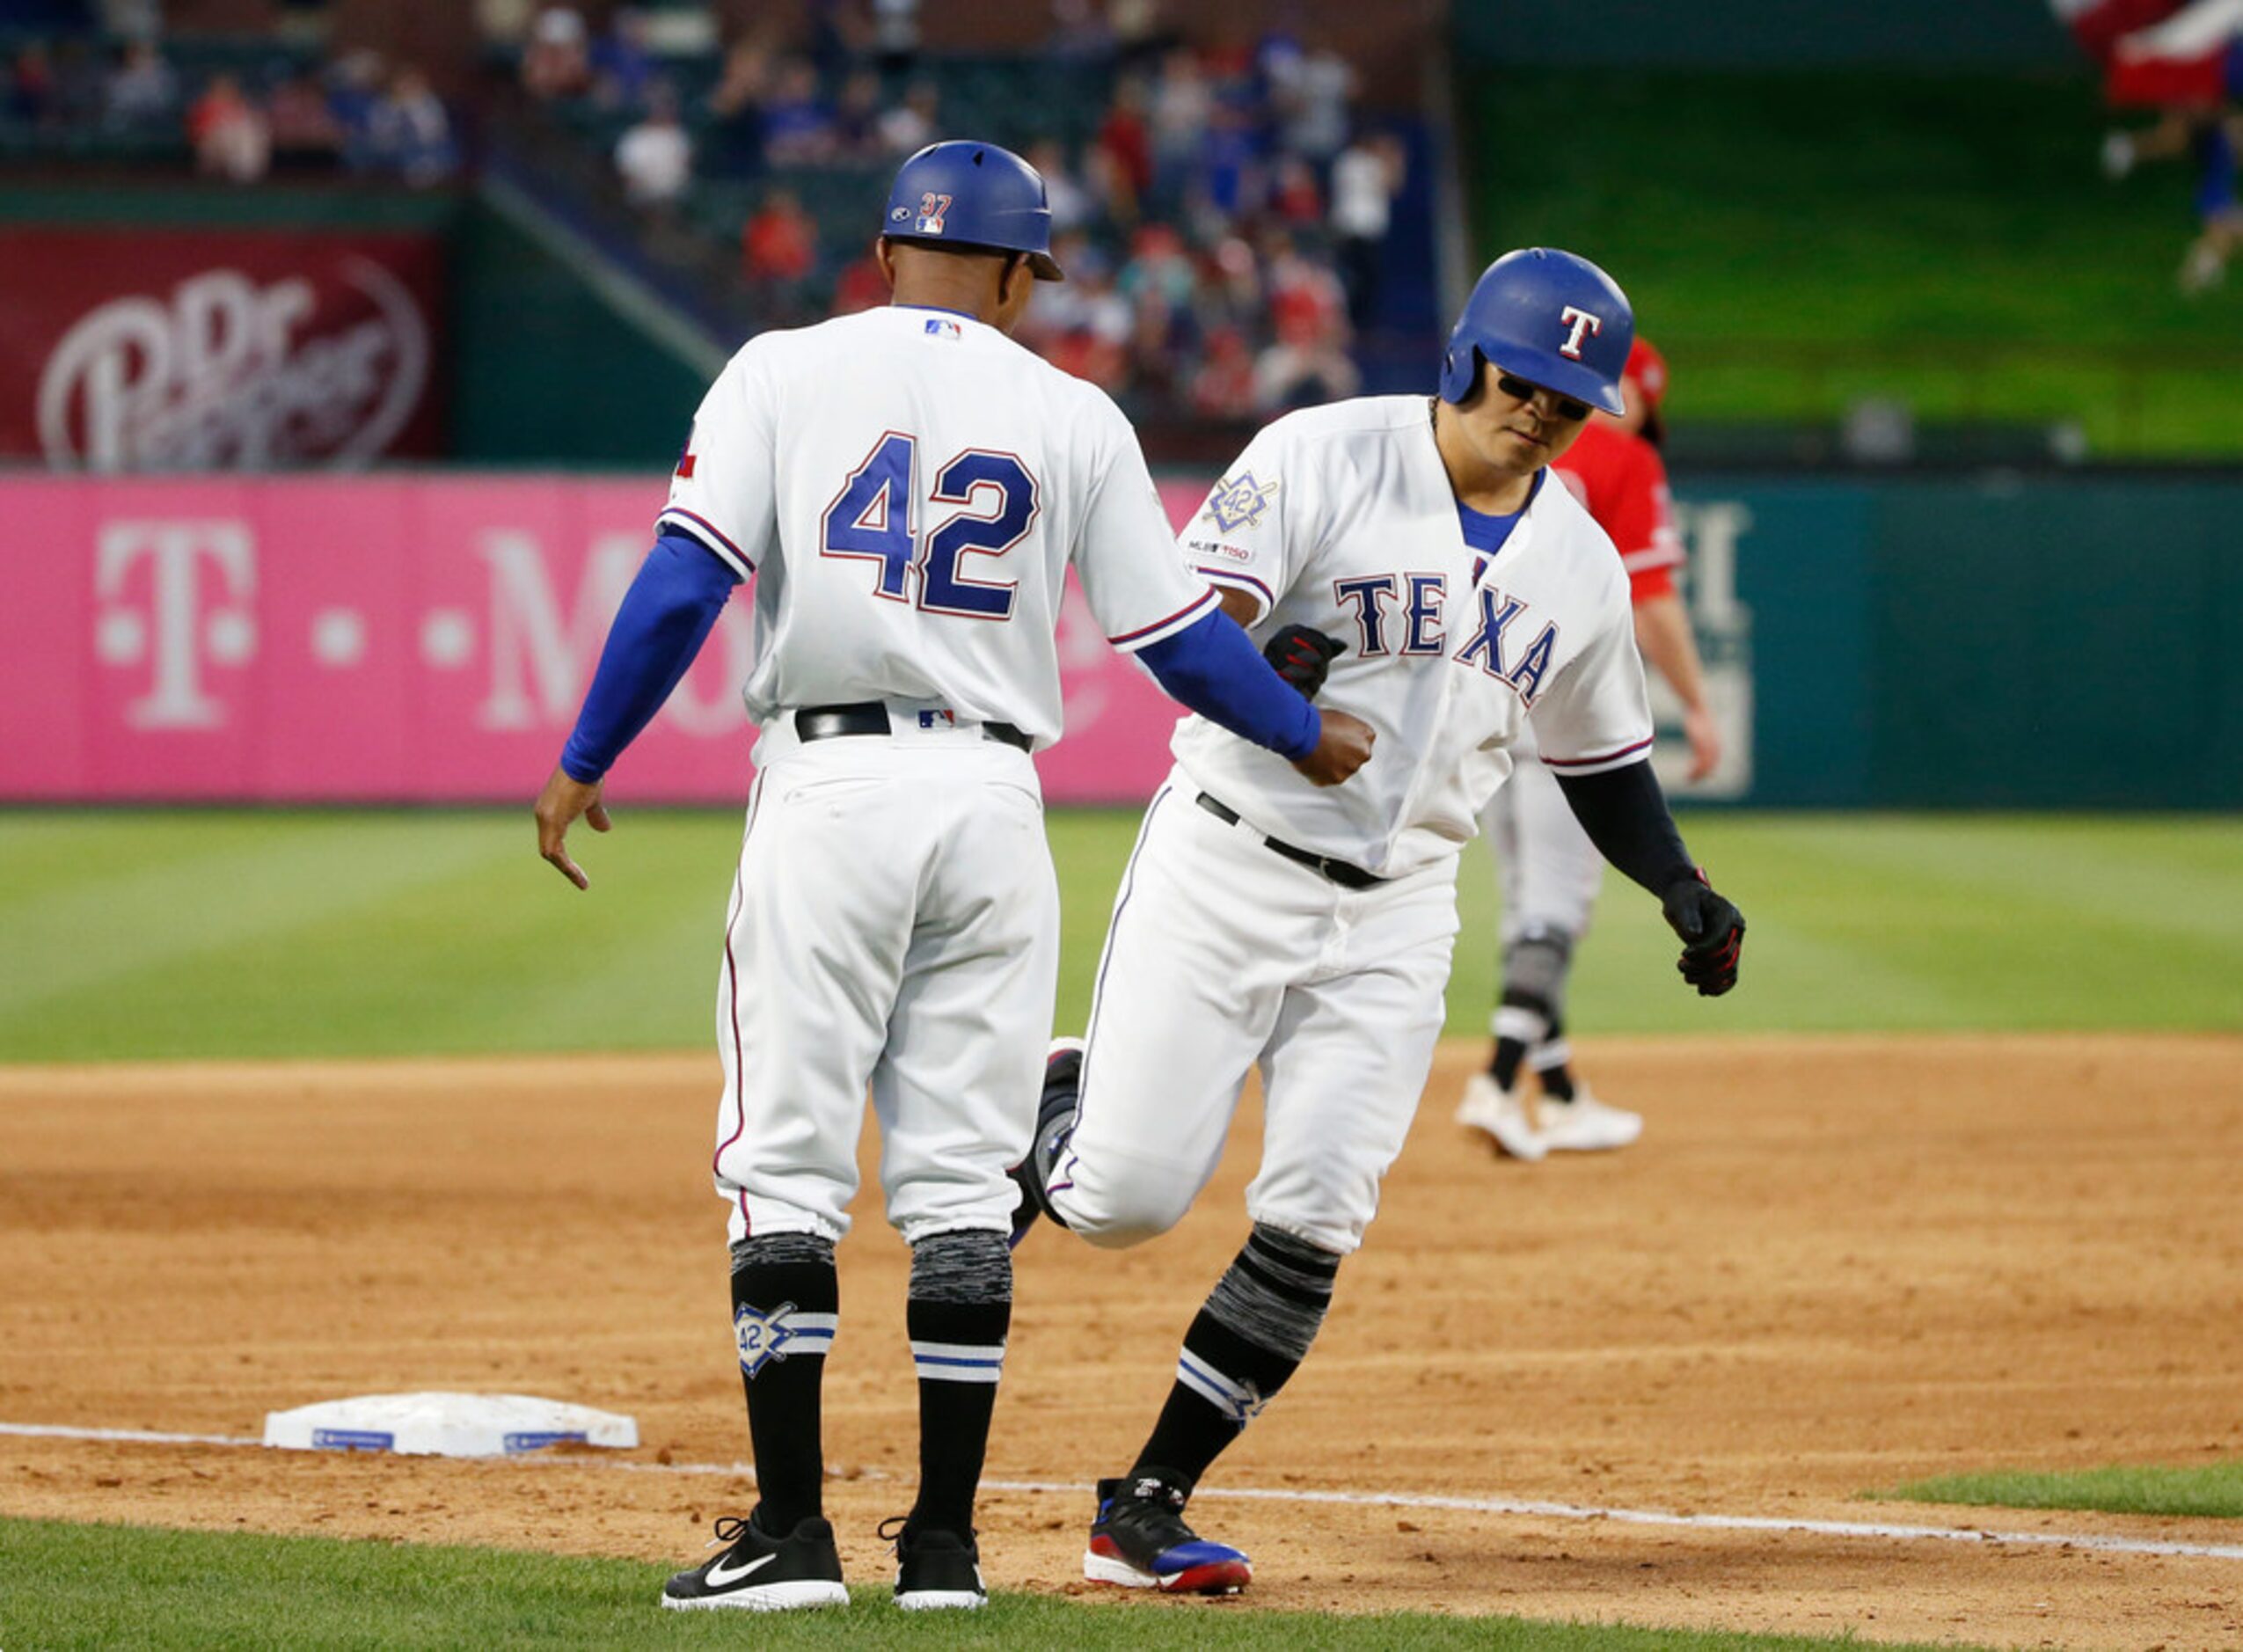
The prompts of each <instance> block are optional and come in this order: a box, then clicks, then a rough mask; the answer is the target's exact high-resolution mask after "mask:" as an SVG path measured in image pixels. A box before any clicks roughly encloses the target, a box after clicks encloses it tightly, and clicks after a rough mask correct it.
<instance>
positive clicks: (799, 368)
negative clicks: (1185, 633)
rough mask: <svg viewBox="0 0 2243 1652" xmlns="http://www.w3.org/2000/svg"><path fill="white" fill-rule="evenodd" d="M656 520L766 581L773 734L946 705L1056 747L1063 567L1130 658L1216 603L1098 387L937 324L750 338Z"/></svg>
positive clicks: (876, 315) (920, 312)
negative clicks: (851, 716) (781, 728)
mask: <svg viewBox="0 0 2243 1652" xmlns="http://www.w3.org/2000/svg"><path fill="white" fill-rule="evenodd" d="M961 388H967V389H969V390H970V392H971V393H969V394H961ZM661 525H662V526H663V527H665V528H676V529H679V530H683V532H685V533H688V534H690V535H691V536H692V537H694V538H696V539H698V540H699V541H700V542H701V543H702V544H704V545H707V546H708V547H709V549H710V550H712V551H713V552H717V553H718V554H719V555H720V556H721V557H723V558H724V559H725V560H726V561H727V562H728V563H730V564H731V565H732V567H733V569H734V572H735V573H737V574H740V576H741V577H742V579H746V578H748V577H749V576H750V575H755V576H756V597H755V601H756V665H755V669H754V670H753V672H752V673H751V674H750V676H749V680H748V683H747V686H746V688H745V690H744V691H743V697H744V698H745V699H746V701H747V705H748V711H749V715H750V716H751V717H753V718H754V719H755V720H756V722H758V723H759V724H760V723H765V722H768V721H769V720H771V718H772V717H773V716H775V715H777V714H778V713H781V712H783V711H786V710H789V709H792V708H795V707H800V706H805V705H835V704H845V703H850V702H855V701H861V700H875V699H890V700H905V701H918V702H933V703H937V704H940V705H946V706H947V707H948V708H949V709H950V710H951V711H952V712H953V713H955V715H956V717H957V720H959V721H960V722H961V723H964V722H968V721H974V722H985V721H992V720H996V721H1005V722H1010V723H1012V724H1014V725H1016V726H1017V727H1019V728H1020V729H1022V730H1023V731H1025V732H1026V733H1027V735H1029V736H1030V738H1031V739H1032V740H1034V742H1035V744H1036V745H1037V746H1038V747H1039V748H1041V747H1043V746H1047V745H1049V744H1050V743H1051V742H1053V741H1055V740H1056V739H1057V738H1058V737H1059V734H1060V727H1061V715H1060V697H1059V660H1058V651H1057V647H1056V644H1055V643H1054V641H1053V631H1054V629H1055V627H1056V625H1057V624H1058V618H1059V605H1060V599H1061V596H1062V595H1063V586H1064V582H1065V578H1066V572H1067V566H1068V563H1069V562H1070V559H1071V560H1072V562H1073V563H1074V565H1075V568H1076V571H1077V573H1078V574H1079V575H1080V577H1081V579H1082V582H1083V591H1084V595H1085V596H1087V597H1088V598H1089V600H1090V605H1091V611H1092V613H1093V614H1094V615H1095V616H1096V617H1097V618H1098V621H1099V624H1100V626H1101V627H1102V628H1103V629H1104V630H1105V632H1106V633H1107V640H1109V641H1111V642H1112V643H1113V644H1114V647H1117V648H1121V649H1123V650H1126V651H1135V650H1136V649H1138V648H1142V647H1145V646H1146V645H1147V644H1149V643H1152V642H1156V641H1158V640H1160V639H1161V638H1163V637H1166V636H1169V635H1171V634H1173V632H1177V631H1180V630H1181V629H1182V628H1183V627H1185V626H1187V625H1190V624H1192V623H1193V622H1194V621H1195V620H1196V619H1198V618H1200V617H1201V616H1202V614H1204V613H1205V612H1206V611H1207V610H1209V607H1211V606H1212V605H1213V603H1215V601H1216V597H1215V594H1214V593H1213V592H1211V591H1209V589H1208V588H1206V586H1205V585H1203V584H1202V582H1201V581H1198V580H1197V579H1195V578H1194V577H1193V576H1192V574H1191V573H1190V571H1189V570H1188V568H1187V567H1185V566H1183V565H1182V564H1180V563H1179V562H1178V561H1177V560H1176V559H1174V558H1173V557H1172V556H1169V555H1166V554H1163V552H1164V551H1165V547H1166V546H1167V545H1168V544H1169V543H1170V530H1169V527H1168V518H1167V515H1166V514H1165V512H1164V511H1163V510H1162V509H1161V507H1160V501H1159V496H1158V494H1157V493H1155V491H1154V489H1153V485H1152V478H1151V474H1150V473H1149V472H1148V471H1146V469H1145V462H1144V455H1143V451H1142V450H1140V449H1139V448H1138V446H1137V440H1136V433H1135V432H1134V431H1133V430H1131V429H1130V428H1129V423H1128V421H1127V420H1124V419H1123V418H1122V413H1121V410H1120V409H1119V408H1117V407H1115V406H1114V403H1113V402H1112V401H1111V400H1110V399H1109V398H1107V395H1106V394H1105V392H1104V391H1100V390H1099V389H1098V388H1097V387H1095V386H1094V385H1092V384H1086V383H1085V382H1084V381H1083V380H1081V379H1078V378H1074V377H1070V376H1069V375H1067V374H1065V373H1063V372H1061V371H1059V369H1056V368H1054V367H1052V366H1050V365H1048V363H1046V362H1043V361H1041V359H1039V358H1038V357H1036V356H1035V355H1031V354H1030V353H1029V352H1028V351H1027V350H1026V349H1024V348H1023V347H1020V346H1019V345H1017V344H1015V343H1013V342H1012V340H1010V339H1008V338H1006V337H1005V335H1004V334H1003V333H999V332H998V331H997V329H995V328H994V327H990V326H987V325H983V323H982V322H980V321H977V320H975V319H974V318H971V317H968V316H963V315H960V314H957V313H955V312H953V311H945V310H931V309H922V308H918V307H916V306H903V305H896V306H893V307H890V308H888V309H884V310H873V311H866V312H865V313H863V314H861V315H854V316H844V317H842V318H838V319H837V320H833V321H828V322H825V323H822V324H821V325H817V326H813V327H804V328H800V329H798V330H794V331H790V332H773V333H762V334H759V335H758V336H757V337H756V338H754V339H751V340H749V342H748V343H747V344H746V345H745V346H744V347H742V349H741V351H740V353H739V354H738V355H735V356H734V357H733V358H732V360H731V362H729V363H728V364H727V366H726V368H725V369H724V371H723V372H722V373H721V374H720V375H719V376H718V377H717V381H716V383H715V384H713V385H712V386H711V387H710V390H709V393H708V395H707V396H706V397H705V398H704V399H703V401H702V403H701V407H700V411H699V412H698V413H697V414H696V415H695V418H694V421H693V434H692V436H691V438H690V440H689V442H688V443H687V446H686V451H685V454H684V456H683V457H682V458H681V459H680V460H679V461H678V466H677V473H676V477H675V478H673V479H672V481H671V484H670V494H669V505H668V506H667V507H666V508H664V509H663V511H662V513H661Z"/></svg>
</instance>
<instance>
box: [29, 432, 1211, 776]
mask: <svg viewBox="0 0 2243 1652" xmlns="http://www.w3.org/2000/svg"><path fill="white" fill-rule="evenodd" d="M1163 496H1164V498H1165V501H1166V502H1167V504H1168V507H1169V511H1170V515H1172V516H1173V517H1175V518H1176V519H1177V520H1178V521H1179V522H1180V521H1181V520H1182V518H1183V517H1184V516H1185V515H1187V514H1188V513H1189V512H1190V511H1191V510H1193V509H1194V508H1195V507H1196V506H1197V505H1198V503H1199V501H1200V497H1201V490H1200V489H1199V488H1198V487H1197V486H1192V485H1174V486H1166V487H1164V489H1163ZM662 498H663V484H662V481H661V479H645V480H632V481H612V480H584V479H574V478H556V477H546V476H508V477H474V478H450V477H445V478H437V477H380V478H346V479H313V478H309V477H306V478H255V479H225V480H204V479H192V480H153V479H150V480H139V479H111V478H105V479H99V480H94V479H73V478H62V477H54V478H50V477H34V476H24V477H12V478H7V479H0V522H4V524H5V526H4V529H0V538H4V541H5V544H6V547H7V549H6V552H5V554H4V556H0V800H5V801H14V802H26V801H105V800H118V801H122V800H217V799H245V800H274V801H281V800H288V801H336V800H399V801H413V802H500V803H526V802H527V800H529V799H530V798H531V797H533V796H535V795H536V793H537V788H538V786H540V785H541V784H543V782H544V778H545V776H546V774H547V773H548V772H550V771H551V770H552V765H553V762H554V759H555V758H556V757H558V756H559V751H560V747H561V742H562V741H563V740H564V739H566V736H567V733H568V729H569V726H570V724H571V723H572V722H573V720H574V718H575V714H576V708H577V706H578V705H579V703H580V702H581V699H582V698H583V694H584V689H585V686H586V684H587V683H589V682H590V680H591V673H592V669H593V667H594V665H595V663H596V662H597V661H598V658H599V651H600V644H601V641H602V640H603V638H604V637H605V636H606V634H607V627H608V622H609V620H610V618H611V617H612V616H613V614H614V612H615V610H616V606H617V603H620V602H621V601H622V599H623V593H624V590H625V587H627V586H628V585H629V584H630V582H631V578H632V574H633V572H634V571H635V570H636V569H637V567H638V565H639V558H640V557H641V556H642V555H643V554H644V552H645V551H646V547H647V543H648V540H649V537H650V536H651V532H652V527H651V524H652V523H653V521H654V512H655V511H656V509H657V508H659V507H660V506H661V501H662ZM750 631H751V627H750V623H749V608H748V603H747V600H746V597H745V594H744V593H742V595H740V596H735V597H734V601H733V603H731V605H730V606H729V607H728V608H727V610H726V611H725V613H724V616H723V618H721V619H720V621H719V625H718V629H717V631H716V632H715V633H714V634H712V637H711V638H710V640H709V642H708V645H707V646H706V647H705V648H704V649H703V650H702V654H701V657H700V659H699V661H698V662H697V663H696V665H695V666H694V669H693V670H692V671H691V672H690V674H689V675H688V676H687V677H686V679H685V681H684V682H683V683H681V684H679V686H678V689H677V691H676V693H675V694H674V695H672V696H671V698H670V701H669V705H667V706H666V707H664V709H663V711H662V713H661V716H659V717H658V718H656V719H655V720H654V723H653V725H652V726H651V727H648V729H647V732H646V733H645V734H644V735H640V736H639V740H638V742H636V743H635V744H634V745H633V746H632V749H630V751H629V752H627V753H626V754H625V757H624V758H623V760H622V762H621V763H620V764H617V768H616V771H615V774H614V777H613V778H612V779H611V781H610V786H611V789H612V791H613V793H614V794H615V795H616V796H617V798H618V799H629V800H639V801H677V802H712V803H736V802H739V801H741V800H743V799H744V798H745V797H746V795H747V790H748V777H749V747H750V744H751V742H752V739H753V732H754V731H753V730H752V729H750V728H749V726H748V721H747V716H746V713H744V712H743V711H742V709H741V705H740V700H739V694H738V691H739V686H740V683H742V680H743V679H744V677H745V676H746V674H747V668H748V662H749V650H750V647H751V646H752V639H751V635H750ZM1059 646H1060V658H1061V662H1062V669H1063V676H1064V684H1065V689H1066V698H1067V737H1066V739H1065V740H1063V741H1062V742H1060V744H1059V745H1057V746H1056V747H1055V748H1053V749H1051V750H1050V751H1048V752H1046V753H1044V754H1043V755H1042V757H1040V758H1039V759H1038V764H1039V766H1040V767H1041V770H1042V771H1043V778H1044V786H1045V790H1046V793H1047V795H1048V796H1049V797H1050V799H1051V800H1053V801H1055V802H1114V803H1126V802H1136V801H1138V800H1142V799H1143V798H1144V797H1146V796H1147V795H1149V794H1150V793H1151V792H1152V790H1153V788H1154V787H1155V786H1157V785H1158V783H1159V780H1160V777H1161V775H1162V774H1163V773H1164V772H1165V771H1166V769H1167V766H1168V756H1167V745H1168V735H1169V733H1170V731H1171V730H1172V729H1173V727H1174V725H1175V721H1176V718H1177V715H1178V713H1177V710H1176V708H1175V706H1174V705H1173V704H1172V703H1171V702H1170V701H1169V700H1168V699H1167V698H1165V697H1164V696H1163V695H1162V694H1161V693H1160V692H1159V691H1158V689H1156V688H1155V687H1153V685H1152V683H1151V681H1150V680H1149V679H1148V678H1147V677H1146V676H1145V675H1144V673H1143V671H1141V670H1140V669H1138V668H1137V667H1136V666H1135V665H1134V664H1132V663H1131V662H1129V661H1128V660H1127V659H1125V658H1124V657H1122V655H1119V654H1115V653H1114V651H1113V649H1111V648H1109V647H1107V644H1106V640H1105V639H1104V637H1103V636H1102V635H1100V632H1099V630H1098V627H1097V625H1096V624H1095V622H1094V621H1092V618H1091V616H1090V613H1089V610H1088V609H1087V607H1086V606H1085V604H1084V603H1083V601H1082V597H1081V595H1080V593H1079V592H1078V591H1076V590H1073V589H1072V588H1070V591H1069V596H1068V602H1067V604H1066V608H1065V610H1064V613H1063V618H1062V621H1061V626H1060V633H1059Z"/></svg>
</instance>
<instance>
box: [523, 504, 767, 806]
mask: <svg viewBox="0 0 2243 1652" xmlns="http://www.w3.org/2000/svg"><path fill="white" fill-rule="evenodd" d="M739 582H740V581H739V577H738V576H737V575H736V574H734V573H733V571H732V569H731V568H730V567H727V566H726V565H725V564H724V563H723V562H721V561H720V560H719V559H718V558H717V555H716V552H713V551H711V550H709V549H708V548H707V547H705V546H704V545H701V544H700V543H699V542H698V540H694V539H690V538H688V537H685V536H684V535H683V534H682V533H665V534H663V535H662V537H661V538H659V539H657V540H655V541H654V549H653V550H651V551H649V552H647V559H646V561H644V562H643V563H641V564H640V565H639V576H638V578H636V579H634V580H632V581H631V588H630V589H629V590H628V591H626V592H625V593H624V597H623V606H622V607H621V608H619V609H617V610H616V617H615V624H614V625H611V626H610V627H609V628H608V641H607V646H606V647H604V648H603V649H602V650H601V651H600V666H599V669H598V670H596V671H595V672H594V673H593V674H592V687H591V689H590V691H588V692H587V693H586V695H585V696H584V709H583V710H582V711H581V712H579V713H577V717H576V727H575V730H574V732H573V733H572V734H571V735H569V737H568V744H567V745H566V746H565V747H563V748H562V749H561V760H560V766H561V768H562V770H563V771H564V772H566V774H567V776H568V778H570V779H572V780H576V781H579V782H581V783H582V784H584V785H587V786H588V785H590V784H591V783H592V782H593V781H595V780H596V779H598V778H600V777H601V776H602V775H603V774H605V773H606V772H607V771H608V769H609V767H610V765H611V764H614V762H615V760H616V759H617V757H621V756H622V755H623V749H624V748H625V746H627V745H629V744H630V743H631V742H632V741H633V740H634V739H636V738H637V737H638V735H639V730H640V729H642V728H644V727H646V726H647V724H648V723H649V722H651V721H652V720H654V713H656V712H658V711H660V710H661V708H662V702H663V701H664V700H666V699H668V698H669V691H671V690H672V689H674V688H676V686H677V682H678V679H679V678H680V677H682V676H684V675H685V672H686V668H687V667H689V666H690V665H691V664H692V663H693V657H694V655H696V654H699V653H700V652H701V645H702V643H703V642H705V641H706V640H707V639H708V635H709V631H710V628H711V627H712V626H713V625H715V624H716V623H717V616H718V615H719V614H720V613H721V612H723V611H724V605H725V600H726V599H727V597H729V596H731V595H732V588H733V587H734V585H737V584H738V583H739Z"/></svg>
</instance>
